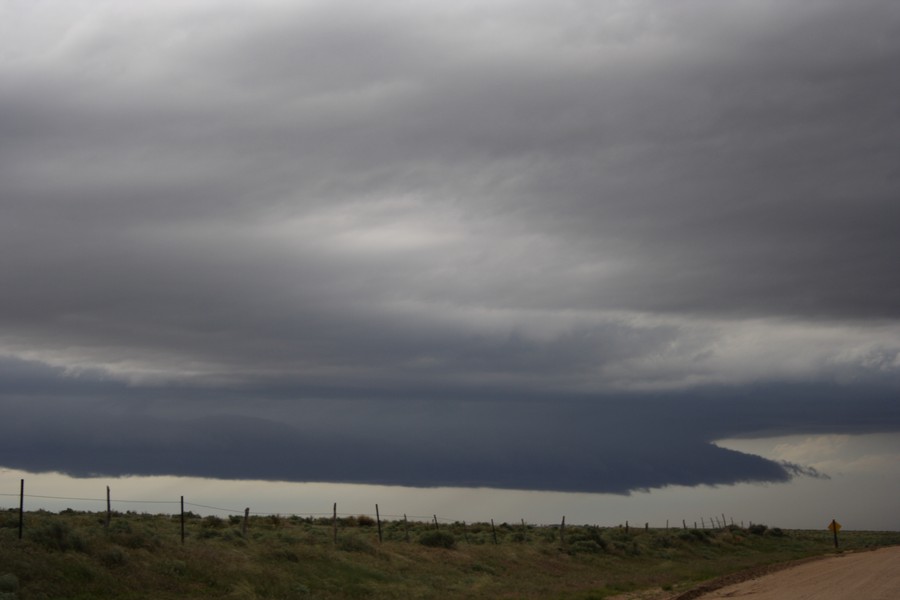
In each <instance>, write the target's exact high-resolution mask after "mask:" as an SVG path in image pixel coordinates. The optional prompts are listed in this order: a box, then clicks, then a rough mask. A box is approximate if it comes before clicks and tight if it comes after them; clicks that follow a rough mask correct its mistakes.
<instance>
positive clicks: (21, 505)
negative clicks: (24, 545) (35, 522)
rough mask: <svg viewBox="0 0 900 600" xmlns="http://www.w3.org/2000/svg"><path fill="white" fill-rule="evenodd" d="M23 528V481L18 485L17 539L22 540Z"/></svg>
mask: <svg viewBox="0 0 900 600" xmlns="http://www.w3.org/2000/svg"><path fill="white" fill-rule="evenodd" d="M24 528H25V480H24V479H23V480H22V481H21V482H20V483H19V539H20V540H21V539H22V530H23V529H24Z"/></svg>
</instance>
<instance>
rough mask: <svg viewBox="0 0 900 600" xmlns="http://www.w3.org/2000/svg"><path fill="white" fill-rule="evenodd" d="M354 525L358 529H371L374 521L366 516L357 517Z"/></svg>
mask: <svg viewBox="0 0 900 600" xmlns="http://www.w3.org/2000/svg"><path fill="white" fill-rule="evenodd" d="M356 524H357V525H359V526H360V527H373V526H374V525H375V519H373V518H372V517H370V516H368V515H359V516H358V517H356Z"/></svg>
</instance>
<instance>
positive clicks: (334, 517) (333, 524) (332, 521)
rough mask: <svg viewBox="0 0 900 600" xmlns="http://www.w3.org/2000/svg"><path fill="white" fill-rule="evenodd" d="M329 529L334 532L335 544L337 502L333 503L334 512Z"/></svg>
mask: <svg viewBox="0 0 900 600" xmlns="http://www.w3.org/2000/svg"><path fill="white" fill-rule="evenodd" d="M331 529H332V531H333V533H334V543H335V545H337V502H335V503H334V512H333V513H332V516H331Z"/></svg>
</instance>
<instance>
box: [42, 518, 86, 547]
mask: <svg viewBox="0 0 900 600" xmlns="http://www.w3.org/2000/svg"><path fill="white" fill-rule="evenodd" d="M29 537H30V538H31V539H32V541H34V542H35V543H38V544H40V545H41V546H43V547H44V548H47V549H48V550H59V551H60V552H65V551H66V550H75V551H78V552H84V551H85V549H86V547H87V543H86V542H85V540H84V538H83V537H81V535H80V534H79V533H78V532H76V531H72V528H71V527H69V526H68V525H67V524H66V523H62V522H60V521H50V522H49V523H44V524H43V525H41V526H39V527H37V528H35V529H32V530H31V535H30V536H29Z"/></svg>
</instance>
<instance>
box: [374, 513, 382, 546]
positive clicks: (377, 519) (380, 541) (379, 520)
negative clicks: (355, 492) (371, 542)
mask: <svg viewBox="0 0 900 600" xmlns="http://www.w3.org/2000/svg"><path fill="white" fill-rule="evenodd" d="M375 521H376V522H377V523H378V543H379V544H380V543H382V539H381V515H380V514H379V513H378V505H377V504H376V505H375Z"/></svg>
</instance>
